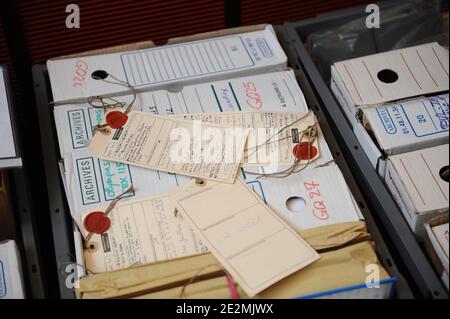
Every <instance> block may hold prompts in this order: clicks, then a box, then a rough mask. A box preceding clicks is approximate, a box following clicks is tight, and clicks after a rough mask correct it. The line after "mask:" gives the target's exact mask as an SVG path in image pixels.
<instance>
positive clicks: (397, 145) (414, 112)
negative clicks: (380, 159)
mask: <svg viewBox="0 0 450 319" xmlns="http://www.w3.org/2000/svg"><path fill="white" fill-rule="evenodd" d="M363 114H364V122H365V125H366V126H367V127H369V129H370V130H371V131H372V132H373V134H374V135H375V138H376V142H377V144H378V145H379V146H380V148H381V150H383V151H384V153H385V154H387V155H395V154H399V153H405V152H409V151H413V150H417V149H422V148H425V147H432V146H436V145H439V144H444V143H445V142H448V130H449V95H448V94H445V95H439V96H434V97H429V98H420V99H415V100H409V101H405V102H397V103H394V104H389V105H382V106H377V107H374V108H366V109H364V111H363Z"/></svg>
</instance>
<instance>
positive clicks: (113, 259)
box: [84, 195, 207, 272]
mask: <svg viewBox="0 0 450 319" xmlns="http://www.w3.org/2000/svg"><path fill="white" fill-rule="evenodd" d="M105 209H106V207H101V208H97V209H95V210H96V211H104V210H105ZM174 212H175V206H174V205H173V202H172V201H170V200H169V199H168V195H161V196H156V197H149V198H142V199H139V200H133V201H127V202H121V203H118V204H117V205H116V207H115V208H114V209H113V210H112V211H111V212H110V213H109V215H108V217H109V218H110V219H111V227H110V228H109V230H108V231H106V232H105V233H103V234H99V235H97V234H95V235H93V236H92V237H91V240H90V241H89V242H88V243H87V248H86V249H85V251H84V257H85V262H86V267H87V269H89V270H90V271H93V272H106V271H113V270H118V269H124V268H128V267H131V266H135V265H140V264H146V263H152V262H157V261H162V260H167V259H172V258H178V257H184V256H189V255H194V254H199V253H203V252H206V251H207V249H206V247H205V246H204V245H203V243H202V242H201V240H199V238H198V237H197V236H196V235H195V234H194V232H193V231H192V229H191V228H190V226H189V225H188V224H187V223H186V222H185V221H184V220H183V218H182V217H181V216H179V215H177V216H175V214H174ZM87 216H89V214H86V215H85V216H84V218H86V217H87Z"/></svg>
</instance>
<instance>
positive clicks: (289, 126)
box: [180, 112, 320, 167]
mask: <svg viewBox="0 0 450 319" xmlns="http://www.w3.org/2000/svg"><path fill="white" fill-rule="evenodd" d="M180 117H182V118H184V119H190V120H201V121H202V122H204V123H209V124H213V125H223V126H226V127H234V128H246V129H250V131H249V137H248V140H247V145H246V148H245V153H244V162H243V166H244V167H255V166H256V167H260V166H263V165H273V164H288V163H289V164H292V163H294V162H295V160H296V157H295V147H296V146H297V145H298V144H300V143H302V142H305V143H308V142H309V141H310V140H311V144H312V146H311V154H310V156H309V157H308V156H307V155H308V154H305V158H301V161H300V164H305V163H307V162H308V161H309V162H311V161H314V160H315V159H317V158H318V157H319V156H320V153H319V145H318V144H319V139H318V138H317V137H309V136H307V134H305V133H307V131H308V129H309V128H316V129H317V131H316V132H317V134H318V122H317V119H316V118H315V116H314V114H313V113H312V112H309V113H290V112H279V113H268V112H233V113H231V112H229V113H209V114H208V113H204V114H190V115H181V116H180Z"/></svg>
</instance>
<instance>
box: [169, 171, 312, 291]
mask: <svg viewBox="0 0 450 319" xmlns="http://www.w3.org/2000/svg"><path fill="white" fill-rule="evenodd" d="M173 199H174V201H175V202H176V206H177V208H178V209H179V212H180V213H181V214H182V215H183V216H184V217H185V220H186V221H187V222H188V223H189V224H190V225H191V227H192V228H193V229H194V230H195V231H197V233H198V234H199V235H200V236H201V238H203V240H204V242H205V244H206V246H207V247H208V249H209V250H210V251H211V252H212V253H213V254H214V256H215V257H216V258H217V259H218V260H219V261H220V263H221V264H222V265H223V266H224V267H225V268H226V270H227V271H228V272H230V274H231V275H232V276H233V278H234V280H236V281H237V283H239V285H240V286H241V287H242V288H243V289H244V291H245V292H246V293H247V294H248V295H249V296H250V297H253V296H255V295H256V294H258V293H259V292H261V291H262V290H264V289H266V288H268V287H270V286H271V285H273V284H274V283H276V282H278V281H279V280H281V279H283V278H285V277H287V276H289V275H290V274H292V273H294V272H296V271H298V270H300V269H302V268H303V267H306V266H307V265H309V264H311V263H312V262H314V261H315V260H317V259H318V258H319V255H318V254H317V253H316V252H315V251H314V249H313V248H311V247H310V246H309V245H308V244H307V243H306V242H305V241H304V240H303V239H302V238H300V237H299V236H298V234H297V233H295V231H294V230H292V229H291V228H290V227H289V226H288V225H287V224H286V223H285V222H284V221H283V220H282V219H281V218H280V217H278V216H277V214H276V213H275V212H273V211H272V210H271V209H270V208H269V207H268V206H267V205H265V204H264V203H263V202H262V201H261V199H260V198H259V196H258V195H257V194H256V193H255V192H253V191H252V190H251V189H249V188H248V187H247V186H246V185H245V183H244V182H242V181H241V180H240V179H237V180H236V182H235V183H234V184H223V183H215V182H210V181H204V182H203V183H198V182H196V183H195V184H190V185H187V186H185V187H181V188H180V189H179V190H177V191H176V193H175V194H174V195H173Z"/></svg>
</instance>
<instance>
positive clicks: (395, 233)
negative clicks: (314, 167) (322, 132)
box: [284, 6, 448, 298]
mask: <svg viewBox="0 0 450 319" xmlns="http://www.w3.org/2000/svg"><path fill="white" fill-rule="evenodd" d="M365 15H366V13H365V6H360V7H354V8H352V9H350V10H344V11H337V12H334V13H331V14H325V15H322V16H318V17H316V18H312V19H308V20H303V21H299V22H294V23H290V22H288V23H285V24H284V33H285V38H286V42H288V43H289V46H290V47H291V49H292V50H293V51H294V52H295V54H296V56H297V62H298V64H299V65H300V67H301V68H303V69H304V70H305V74H306V76H307V80H308V81H309V82H310V83H311V86H312V88H313V93H314V95H315V96H316V97H317V100H318V102H319V104H318V108H319V109H321V111H322V113H323V114H324V115H325V117H326V118H327V119H328V120H329V124H330V126H331V128H332V131H333V134H334V137H335V140H336V141H337V142H338V144H339V146H340V148H341V149H342V151H343V152H342V153H341V154H344V157H345V159H346V161H347V162H348V164H349V166H350V167H351V173H352V174H353V176H354V177H355V179H356V180H357V182H358V185H359V188H360V189H361V190H362V191H363V195H364V197H365V199H366V201H367V203H368V204H369V205H370V208H371V211H372V212H373V213H374V215H373V217H374V218H375V220H376V221H377V224H378V226H379V227H380V230H381V231H382V233H383V235H385V239H386V243H387V244H388V245H389V248H390V249H391V251H392V253H393V254H394V257H397V258H395V259H396V261H397V264H398V266H399V267H400V269H401V271H402V273H403V274H404V275H405V277H406V279H407V281H408V283H409V284H410V286H411V288H412V290H413V292H414V294H415V296H416V297H419V298H448V292H447V290H446V289H445V288H444V286H443V283H442V282H441V280H440V278H439V276H438V275H437V273H436V272H435V270H434V269H433V267H432V265H431V263H430V262H429V260H428V259H427V257H426V255H425V254H424V252H423V250H422V249H421V247H420V245H419V243H418V242H417V241H416V238H415V237H414V235H413V233H412V231H411V229H410V227H409V226H408V224H407V222H406V220H405V219H404V217H403V214H402V213H401V211H400V210H399V208H398V207H397V205H396V203H395V201H394V200H393V198H392V196H391V194H390V192H389V191H388V190H387V188H386V186H385V184H384V182H383V180H382V179H381V178H380V176H379V175H378V174H377V172H376V171H375V169H374V168H373V166H372V164H371V163H370V161H369V159H368V157H367V156H366V154H365V153H364V151H363V149H362V147H361V145H360V143H359V142H358V140H357V138H356V136H355V135H354V133H353V131H352V128H351V126H350V124H349V123H348V121H347V119H346V117H345V115H344V114H343V112H342V110H341V108H340V106H339V105H338V103H337V102H336V100H335V98H334V96H333V94H332V92H331V91H330V89H329V88H328V86H327V85H326V83H325V81H324V79H323V78H322V77H321V75H320V73H319V71H318V69H317V67H316V66H315V64H314V62H313V60H312V58H311V56H310V55H309V54H308V52H307V50H306V48H305V46H304V41H305V40H306V37H307V36H308V35H309V34H311V33H312V32H314V31H317V30H320V29H323V28H329V27H332V26H338V25H342V24H343V23H345V22H348V21H350V20H353V19H355V18H358V17H363V16H365ZM374 53H375V52H374Z"/></svg>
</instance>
